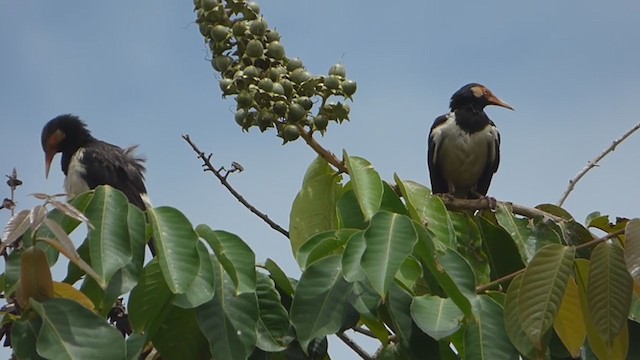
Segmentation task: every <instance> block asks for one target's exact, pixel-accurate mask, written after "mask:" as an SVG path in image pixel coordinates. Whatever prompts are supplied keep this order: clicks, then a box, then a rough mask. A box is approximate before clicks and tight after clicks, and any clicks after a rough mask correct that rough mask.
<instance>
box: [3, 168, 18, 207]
mask: <svg viewBox="0 0 640 360" xmlns="http://www.w3.org/2000/svg"><path fill="white" fill-rule="evenodd" d="M5 176H6V177H7V178H8V179H9V180H7V185H9V187H10V188H11V199H4V201H3V202H2V207H0V209H2V208H7V209H9V210H11V216H13V215H14V212H15V210H14V209H15V208H16V203H15V201H16V198H15V193H16V188H17V187H18V186H20V185H22V181H21V180H20V179H18V172H17V171H16V168H13V171H12V172H11V175H5Z"/></svg>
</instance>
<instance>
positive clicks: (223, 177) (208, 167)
mask: <svg viewBox="0 0 640 360" xmlns="http://www.w3.org/2000/svg"><path fill="white" fill-rule="evenodd" d="M182 138H183V139H184V140H185V141H186V142H187V143H189V145H191V148H192V149H193V151H195V152H196V154H198V157H199V158H200V159H202V162H203V165H202V166H203V167H204V168H205V169H204V171H210V172H212V173H213V174H214V175H215V176H216V177H217V178H218V180H220V183H221V184H222V185H223V186H224V187H225V188H227V190H229V192H230V193H231V195H233V197H235V198H236V199H237V200H238V201H239V202H240V203H241V204H242V205H244V207H246V208H247V209H249V211H251V212H252V213H254V214H255V215H256V216H258V217H259V218H260V219H262V220H263V221H264V222H266V223H267V224H268V225H269V226H271V228H272V229H274V230H276V231H277V232H279V233H281V234H282V235H284V236H286V237H287V238H288V237H289V232H288V231H287V230H285V229H284V228H282V226H280V225H278V224H277V223H275V222H274V221H273V220H271V219H269V217H268V216H267V215H266V214H264V213H263V212H261V211H260V210H258V209H256V208H255V207H254V206H253V205H251V204H249V202H248V201H247V200H245V198H244V197H242V195H240V193H238V192H237V191H236V190H235V189H234V188H233V187H232V186H231V184H229V182H228V181H227V175H229V172H231V171H235V170H229V171H226V172H225V173H224V174H222V171H225V169H224V167H222V168H220V169H219V170H216V168H215V167H214V166H213V164H212V163H211V155H209V156H207V155H205V153H204V152H203V151H202V150H200V149H199V148H198V146H197V145H196V144H194V143H193V141H191V138H190V137H189V135H182ZM235 168H236V167H235V166H234V169H235Z"/></svg>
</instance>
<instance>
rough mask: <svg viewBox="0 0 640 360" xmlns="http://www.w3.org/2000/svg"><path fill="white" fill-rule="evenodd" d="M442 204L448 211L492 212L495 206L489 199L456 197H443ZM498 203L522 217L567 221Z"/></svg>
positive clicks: (543, 212) (521, 207) (542, 212)
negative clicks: (540, 217)
mask: <svg viewBox="0 0 640 360" xmlns="http://www.w3.org/2000/svg"><path fill="white" fill-rule="evenodd" d="M442 202H444V204H445V205H446V206H447V209H449V210H492V209H493V205H494V204H492V201H491V200H490V199H489V198H481V199H457V198H454V197H442ZM496 203H498V204H505V205H506V206H507V207H509V208H511V211H512V212H513V213H514V214H517V215H522V216H525V217H528V218H534V217H537V216H542V217H546V218H549V219H551V220H553V221H556V222H560V221H566V219H563V218H561V217H559V216H556V215H553V214H550V213H548V212H546V211H542V210H540V209H536V208H530V207H526V206H522V205H518V204H514V203H511V202H503V201H497V202H496Z"/></svg>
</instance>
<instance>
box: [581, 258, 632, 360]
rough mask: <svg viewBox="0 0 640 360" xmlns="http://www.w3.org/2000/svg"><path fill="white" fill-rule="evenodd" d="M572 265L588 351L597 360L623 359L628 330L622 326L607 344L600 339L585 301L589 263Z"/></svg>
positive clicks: (627, 341)
mask: <svg viewBox="0 0 640 360" xmlns="http://www.w3.org/2000/svg"><path fill="white" fill-rule="evenodd" d="M574 264H575V273H576V282H577V284H578V294H579V295H580V307H581V308H582V314H583V316H584V320H585V325H586V328H587V340H588V341H589V349H590V350H591V351H593V353H594V354H595V355H596V356H597V358H598V359H599V360H616V359H625V358H626V355H627V350H628V348H629V334H628V328H627V327H626V326H624V327H623V329H622V331H621V332H620V334H618V336H617V337H616V338H615V339H614V340H613V342H611V343H608V344H607V343H606V342H605V341H604V339H603V338H602V337H600V335H599V334H598V330H597V329H596V326H595V324H594V322H593V320H592V316H591V314H590V312H589V306H588V299H587V293H588V282H589V268H590V262H589V261H588V260H585V259H576V260H575V262H574Z"/></svg>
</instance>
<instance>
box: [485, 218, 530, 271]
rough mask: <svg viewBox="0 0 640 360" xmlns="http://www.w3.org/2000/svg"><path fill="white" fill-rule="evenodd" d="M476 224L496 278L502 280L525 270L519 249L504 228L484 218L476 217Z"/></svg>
mask: <svg viewBox="0 0 640 360" xmlns="http://www.w3.org/2000/svg"><path fill="white" fill-rule="evenodd" d="M476 222H477V224H478V226H479V227H480V232H481V233H482V239H483V241H484V244H485V246H486V248H487V251H488V254H489V261H490V262H491V271H492V272H493V274H494V275H493V277H494V278H496V279H497V278H501V277H503V276H505V275H508V274H511V273H513V272H516V271H518V270H520V269H522V268H524V263H523V262H522V258H521V257H520V253H519V251H518V247H517V246H516V244H515V243H514V242H513V239H512V238H511V236H510V235H509V233H508V232H507V231H506V230H505V229H504V228H502V227H500V226H496V225H494V224H493V223H492V222H491V221H489V220H487V219H486V218H484V217H476Z"/></svg>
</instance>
